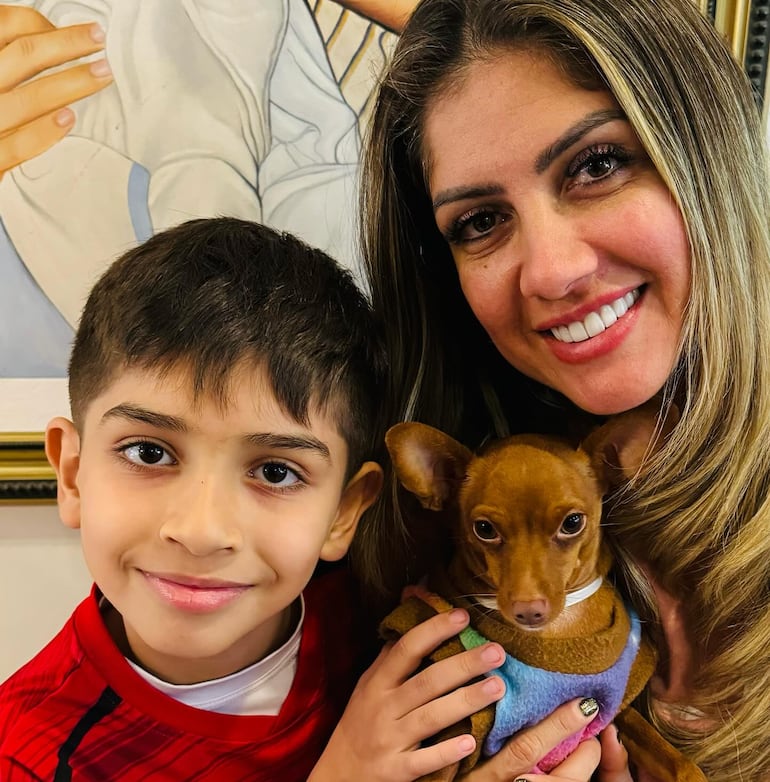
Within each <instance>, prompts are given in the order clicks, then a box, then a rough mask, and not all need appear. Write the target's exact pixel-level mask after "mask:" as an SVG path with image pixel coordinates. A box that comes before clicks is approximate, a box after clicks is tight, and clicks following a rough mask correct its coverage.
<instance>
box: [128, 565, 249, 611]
mask: <svg viewBox="0 0 770 782" xmlns="http://www.w3.org/2000/svg"><path fill="white" fill-rule="evenodd" d="M140 572H141V573H142V575H143V576H144V578H145V580H146V582H147V584H148V585H149V586H150V588H151V589H152V590H153V591H154V592H155V594H156V595H157V596H158V597H160V598H161V600H163V601H164V602H165V603H168V604H169V605H171V606H173V607H174V608H179V609H182V610H184V611H191V612H193V613H206V612H209V611H216V610H217V609H219V608H222V607H223V606H225V605H227V604H228V603H231V602H232V601H233V600H236V599H237V598H238V597H240V596H241V595H242V594H243V593H244V592H245V591H246V590H248V589H250V588H251V584H243V583H239V582H235V581H226V580H223V579H208V578H197V577H193V576H186V575H179V574H175V573H174V574H171V573H150V572H147V571H144V570H142V571H140Z"/></svg>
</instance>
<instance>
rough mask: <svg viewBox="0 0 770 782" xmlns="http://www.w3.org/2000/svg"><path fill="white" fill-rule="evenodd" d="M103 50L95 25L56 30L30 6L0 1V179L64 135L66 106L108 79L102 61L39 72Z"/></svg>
mask: <svg viewBox="0 0 770 782" xmlns="http://www.w3.org/2000/svg"><path fill="white" fill-rule="evenodd" d="M103 48H104V31H103V30H102V29H101V28H100V27H99V26H98V25H90V24H81V25H75V26H72V27H61V28H57V27H54V26H53V25H52V24H51V23H50V22H49V21H48V20H47V19H46V18H45V17H44V16H42V15H41V14H39V13H38V12H37V11H35V10H34V9H32V8H27V7H24V6H9V5H0V178H2V176H3V174H4V173H5V172H6V171H9V170H10V169H11V168H13V167H14V166H17V165H19V164H20V163H23V162H24V161H25V160H29V159H30V158H32V157H35V156H36V155H39V154H40V153H41V152H44V151H45V150H46V149H48V148H49V147H50V146H52V145H53V144H55V143H56V142H57V141H58V140H59V139H61V138H62V137H63V136H65V135H66V134H67V133H68V132H69V131H70V129H71V128H72V126H73V125H74V123H75V114H74V112H73V111H72V109H70V108H68V106H69V104H71V103H73V102H75V101H77V100H80V99H81V98H84V97H86V96H87V95H91V94H92V93H94V92H97V91H98V90H100V89H102V88H103V87H105V86H106V85H107V84H109V83H110V82H111V81H112V75H111V73H110V70H109V66H108V65H107V62H106V60H104V59H98V60H96V61H95V62H91V63H81V64H76V65H69V66H68V67H65V68H63V69H61V70H57V71H55V72H52V73H49V74H45V75H41V74H43V72H44V71H46V70H47V69H49V68H56V67H57V66H62V65H66V64H67V63H71V62H72V61H73V60H76V59H78V58H79V57H84V56H86V55H89V54H93V53H95V52H98V51H100V50H102V49H103Z"/></svg>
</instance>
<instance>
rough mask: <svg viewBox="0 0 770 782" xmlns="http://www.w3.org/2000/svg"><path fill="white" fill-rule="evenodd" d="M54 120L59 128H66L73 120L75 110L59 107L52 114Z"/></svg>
mask: <svg viewBox="0 0 770 782" xmlns="http://www.w3.org/2000/svg"><path fill="white" fill-rule="evenodd" d="M53 119H54V122H55V123H56V124H57V125H58V126H59V127H61V128H66V127H68V126H69V125H71V124H72V123H73V122H74V121H75V112H74V111H72V109H61V111H57V112H56V114H55V115H54V118H53Z"/></svg>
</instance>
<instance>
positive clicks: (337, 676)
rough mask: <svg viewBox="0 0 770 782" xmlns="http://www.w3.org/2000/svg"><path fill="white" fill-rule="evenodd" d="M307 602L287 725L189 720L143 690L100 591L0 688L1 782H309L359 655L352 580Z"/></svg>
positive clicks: (315, 586) (322, 584) (330, 577)
mask: <svg viewBox="0 0 770 782" xmlns="http://www.w3.org/2000/svg"><path fill="white" fill-rule="evenodd" d="M304 597H305V621H304V624H303V629H302V639H301V642H300V648H299V655H298V660H297V670H296V674H295V677H294V682H293V684H292V687H291V690H290V692H289V694H288V696H287V698H286V700H285V702H284V704H283V706H282V707H281V710H280V712H279V714H277V715H276V716H274V717H266V716H255V717H242V716H234V715H229V714H219V713H215V712H210V711H203V710H200V709H195V708H192V707H190V706H187V705H185V704H182V703H179V702H178V701H176V700H174V699H172V698H170V697H168V696H166V695H164V694H163V693H161V692H159V691H158V690H156V689H155V688H154V687H152V686H151V685H150V684H149V683H148V682H146V681H145V680H144V679H142V678H141V677H140V676H139V675H138V674H137V673H136V672H135V671H134V670H132V668H131V667H130V665H129V664H128V663H127V662H126V660H125V658H124V657H123V655H122V654H121V653H120V651H119V650H118V648H117V647H116V645H115V643H114V642H113V640H112V638H111V637H110V636H109V634H108V632H107V630H106V628H105V625H104V622H103V619H102V616H101V614H100V612H99V607H98V598H99V595H98V592H97V591H96V589H94V590H93V591H92V593H91V595H90V596H89V597H88V598H87V599H86V600H84V601H83V602H82V603H81V604H80V605H79V606H78V608H77V609H76V610H75V612H74V614H73V615H72V617H71V618H70V620H69V621H68V622H67V624H66V625H65V626H64V628H63V629H62V630H61V631H60V632H59V634H58V635H57V636H56V637H55V638H54V639H53V640H52V641H51V642H50V643H49V644H48V645H47V646H46V647H45V648H44V649H43V650H42V651H41V652H40V653H39V654H38V655H37V656H36V657H34V658H33V659H32V660H31V661H30V662H29V663H27V664H26V665H25V666H24V667H23V668H21V669H20V670H19V671H18V672H17V673H15V674H14V675H13V676H11V678H10V679H8V680H7V681H6V682H5V683H4V684H3V685H1V686H0V780H2V782H29V780H41V781H42V780H45V781H46V782H51V780H53V782H106V781H107V780H120V782H146V780H163V781H164V782H175V781H176V780H178V781H179V782H196V781H197V780H201V781H203V780H206V782H220V780H221V782H239V780H249V782H260V781H261V780H264V781H265V782H267V781H268V780H270V781H271V782H274V781H275V780H280V781H281V782H304V781H305V780H306V779H307V777H308V775H309V773H310V771H311V769H312V768H313V765H314V764H315V762H316V760H317V759H318V757H319V756H320V754H321V752H322V750H323V748H324V746H325V744H326V742H327V740H328V738H329V736H330V735H331V732H332V730H333V729H334V727H335V725H336V724H337V721H338V720H339V717H340V716H341V714H342V712H343V710H344V708H345V705H346V703H347V700H348V697H349V696H350V692H351V691H352V688H353V685H354V684H355V678H356V674H357V672H358V664H359V662H360V659H358V658H359V649H360V648H361V647H360V644H359V643H358V642H357V640H356V634H355V633H354V630H355V628H354V627H353V625H354V622H353V611H352V609H351V606H352V591H351V585H350V580H349V578H348V577H347V572H346V571H345V570H344V569H341V570H335V571H331V572H328V573H325V574H324V575H321V576H318V577H316V578H314V579H313V580H312V581H311V582H310V584H309V585H308V587H307V589H306V590H305V592H304ZM358 635H359V636H360V631H359V632H358Z"/></svg>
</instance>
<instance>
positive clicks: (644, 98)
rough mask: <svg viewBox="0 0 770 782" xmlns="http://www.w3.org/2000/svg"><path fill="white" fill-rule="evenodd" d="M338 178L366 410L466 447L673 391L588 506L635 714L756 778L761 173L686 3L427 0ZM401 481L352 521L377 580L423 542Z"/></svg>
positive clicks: (726, 769)
mask: <svg viewBox="0 0 770 782" xmlns="http://www.w3.org/2000/svg"><path fill="white" fill-rule="evenodd" d="M362 179H363V183H364V193H363V204H364V211H365V214H366V224H365V226H364V242H365V254H366V257H367V262H368V264H369V276H370V284H371V288H372V296H373V301H374V306H375V308H376V309H377V310H378V311H379V313H380V316H381V318H382V322H383V324H384V331H385V332H386V338H387V341H388V346H389V354H390V361H391V362H392V371H391V378H392V380H391V384H390V388H389V389H388V391H387V393H386V398H387V399H388V400H389V406H388V409H387V410H385V411H384V415H385V423H386V424H390V423H393V422H396V421H399V420H404V419H415V420H420V421H424V422H426V423H429V424H432V425H434V426H437V427H439V428H442V429H444V430H447V431H448V432H450V433H452V434H453V435H454V436H456V437H458V438H460V439H463V440H464V441H465V442H466V443H469V444H478V443H479V442H480V440H481V439H483V438H484V437H486V436H489V435H496V436H501V435H504V434H506V433H508V432H510V431H527V430H537V429H541V430H542V429H550V430H556V431H566V428H567V427H568V426H569V427H572V428H573V429H574V428H578V429H580V428H583V427H585V426H588V425H591V424H592V423H593V422H595V421H596V420H597V416H598V417H601V416H606V415H611V414H614V413H617V412H620V411H622V410H627V409H630V408H633V407H636V406H638V405H640V404H642V403H644V402H646V401H648V400H649V399H651V398H653V397H659V398H660V400H661V412H662V413H665V412H667V411H669V409H670V408H671V406H672V405H675V406H676V408H677V409H678V414H679V416H680V419H679V423H678V425H677V426H676V427H675V429H674V431H673V433H672V434H671V436H670V437H669V439H668V441H667V443H666V445H665V447H664V448H663V449H662V451H661V452H660V453H659V454H657V455H656V456H654V457H651V458H649V459H648V460H647V461H646V462H645V463H644V464H643V466H642V468H641V470H640V472H639V474H638V475H637V476H636V478H635V479H634V480H633V482H632V484H631V485H630V487H629V488H628V490H627V491H625V492H624V494H623V496H622V499H623V501H622V503H620V502H618V503H614V505H613V507H612V508H611V520H612V525H611V527H610V528H609V533H610V535H611V539H612V543H613V545H614V548H615V550H616V554H617V557H618V560H619V564H620V565H621V569H622V571H623V574H624V576H625V583H626V586H627V589H628V591H629V592H630V594H631V596H632V598H633V600H634V602H635V603H636V604H637V605H638V607H639V608H640V610H642V611H643V613H644V614H645V615H646V616H647V618H648V619H649V620H651V627H652V628H654V633H655V635H656V638H657V641H658V643H659V647H660V650H661V664H660V666H659V671H658V675H657V676H656V677H655V678H654V679H653V681H652V683H651V685H650V688H649V689H650V711H651V713H652V717H653V718H654V719H655V721H656V723H657V724H658V727H659V728H660V729H661V730H662V731H663V732H664V733H665V734H666V735H667V736H668V737H669V738H671V739H672V741H674V742H675V743H677V744H678V745H679V746H681V747H682V748H683V749H684V751H685V752H686V753H687V754H688V755H689V756H691V757H692V758H694V759H695V760H696V762H698V763H699V764H700V765H701V766H702V768H703V769H704V771H705V772H706V774H707V775H708V778H709V779H710V780H715V781H716V782H722V780H725V781H726V780H739V779H740V780H748V779H751V780H758V779H762V778H768V777H770V741H768V738H770V729H768V727H767V724H766V715H767V713H768V710H770V595H769V588H768V584H769V583H770V580H769V579H768V576H769V575H770V573H769V572H768V564H767V563H768V562H770V536H768V534H767V530H768V528H769V525H770V498H769V497H768V490H769V489H770V454H769V451H768V447H767V443H768V441H769V439H770V374H768V366H770V364H769V363H768V362H769V360H770V329H768V324H769V323H770V230H769V229H768V216H769V215H770V208H769V206H768V169H767V161H766V156H765V151H764V141H763V138H762V132H761V129H760V121H759V112H758V110H757V107H756V105H755V103H754V101H753V98H752V95H751V92H750V89H749V87H748V84H747V81H746V79H745V78H744V76H743V73H742V71H741V69H740V68H739V66H738V65H737V64H736V63H735V62H734V61H733V60H732V59H731V57H730V55H729V53H728V51H727V49H726V47H725V45H724V44H723V42H722V41H721V40H720V38H719V36H718V35H717V34H716V33H715V31H714V30H713V28H712V26H711V25H710V24H709V23H708V22H707V20H705V19H704V18H703V17H701V15H700V14H699V13H698V11H697V8H696V7H695V4H693V3H692V2H691V0H637V1H636V2H633V3H617V2H616V1H615V0H424V2H423V3H422V4H421V5H420V6H419V7H418V9H417V10H416V12H415V14H414V15H413V17H412V19H411V20H410V22H409V23H408V25H407V27H406V29H405V31H404V34H403V36H402V38H401V40H400V42H399V44H398V46H397V49H396V51H395V53H394V57H393V61H392V65H391V67H390V69H389V71H388V72H387V74H386V75H385V77H384V80H383V82H382V86H381V89H380V93H379V97H378V102H377V105H376V110H375V113H374V116H373V122H372V129H371V135H370V138H369V140H368V145H367V149H366V157H365V164H364V171H363V177H362ZM401 502H402V499H401V497H400V496H399V495H398V493H397V491H396V489H395V487H394V486H393V487H392V490H391V491H390V492H386V495H385V499H384V501H383V502H382V503H381V504H380V508H379V511H378V513H377V514H376V515H374V516H372V517H371V518H370V522H369V526H368V527H367V528H366V529H365V530H364V531H363V532H362V534H361V537H360V538H359V546H358V560H359V565H360V569H361V571H362V572H363V573H365V574H367V575H368V576H369V578H370V580H371V582H372V583H373V585H374V586H377V587H379V588H380V589H381V590H383V591H384V592H385V593H386V594H394V593H395V592H396V590H397V588H398V587H400V586H401V585H402V584H403V583H405V582H407V581H409V580H411V579H415V578H417V577H419V574H420V572H421V571H422V569H423V567H424V563H425V557H424V556H421V555H420V553H419V552H418V553H415V552H414V550H413V548H414V547H413V544H410V543H409V538H408V535H409V534H411V532H410V533H408V532H407V530H406V526H405V522H404V516H403V513H402V511H403V509H402V506H401ZM394 518H395V519H396V520H397V523H398V525H399V527H400V529H399V531H400V534H399V535H397V536H395V537H394V535H393V532H392V530H393V519H394ZM410 547H411V549H410ZM404 562H407V563H408V565H407V566H405V565H404Z"/></svg>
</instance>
